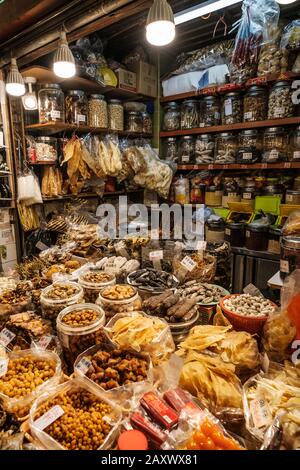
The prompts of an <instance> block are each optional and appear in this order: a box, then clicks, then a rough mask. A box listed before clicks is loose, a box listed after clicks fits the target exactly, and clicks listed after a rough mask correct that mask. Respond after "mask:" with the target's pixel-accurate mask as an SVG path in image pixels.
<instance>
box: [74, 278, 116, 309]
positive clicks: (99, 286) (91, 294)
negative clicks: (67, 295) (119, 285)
mask: <svg viewBox="0 0 300 470" xmlns="http://www.w3.org/2000/svg"><path fill="white" fill-rule="evenodd" d="M78 283H79V284H80V285H81V286H82V287H83V292H84V299H85V301H86V302H91V303H92V304H94V303H95V302H96V300H97V298H98V295H99V293H100V292H101V290H103V289H105V287H109V286H113V285H114V284H115V283H116V278H115V276H114V275H113V274H110V273H108V272H105V271H100V270H89V271H87V272H83V273H82V274H81V275H80V276H79V279H78Z"/></svg>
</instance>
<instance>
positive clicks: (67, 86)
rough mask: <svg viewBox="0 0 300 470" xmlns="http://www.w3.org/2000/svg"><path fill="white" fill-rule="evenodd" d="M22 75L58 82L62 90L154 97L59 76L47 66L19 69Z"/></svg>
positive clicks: (135, 97) (115, 96) (128, 97)
mask: <svg viewBox="0 0 300 470" xmlns="http://www.w3.org/2000/svg"><path fill="white" fill-rule="evenodd" d="M21 74H22V75H23V77H34V78H36V80H37V82H39V83H58V84H59V85H60V86H61V88H62V89H63V90H83V91H85V92H87V93H101V94H105V95H107V96H108V97H109V98H120V99H127V100H141V99H142V100H147V99H150V100H153V99H154V98H152V97H149V96H146V95H141V94H137V93H135V92H132V91H128V90H121V89H119V88H116V87H112V86H106V85H101V84H99V83H97V82H95V81H93V80H89V79H87V78H83V77H79V76H77V75H75V76H74V77H72V78H60V77H57V75H55V73H54V72H53V70H51V69H48V68H47V67H41V66H39V65H34V66H31V67H27V68H25V69H23V70H21Z"/></svg>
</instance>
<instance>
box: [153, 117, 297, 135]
mask: <svg viewBox="0 0 300 470" xmlns="http://www.w3.org/2000/svg"><path fill="white" fill-rule="evenodd" d="M297 124H298V125H299V124H300V116H296V117H291V118H283V119H268V120H267V121H255V122H241V123H238V124H230V125H224V126H211V127H196V128H195V129H181V130H178V131H162V132H160V137H176V136H180V135H193V134H212V133H214V134H216V133H218V132H232V131H239V130H243V129H257V128H263V127H277V126H294V125H297Z"/></svg>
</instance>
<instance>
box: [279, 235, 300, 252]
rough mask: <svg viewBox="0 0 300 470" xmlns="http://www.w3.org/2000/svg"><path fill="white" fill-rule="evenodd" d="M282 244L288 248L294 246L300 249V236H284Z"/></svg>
mask: <svg viewBox="0 0 300 470" xmlns="http://www.w3.org/2000/svg"><path fill="white" fill-rule="evenodd" d="M281 243H282V246H284V247H286V248H294V249H296V250H299V249H300V238H299V237H295V236H292V235H290V236H287V237H282V239H281Z"/></svg>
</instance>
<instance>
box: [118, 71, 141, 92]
mask: <svg viewBox="0 0 300 470" xmlns="http://www.w3.org/2000/svg"><path fill="white" fill-rule="evenodd" d="M116 74H117V77H118V88H120V89H121V90H127V91H132V92H133V93H136V73H135V72H130V71H129V70H125V69H118V70H116Z"/></svg>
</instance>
